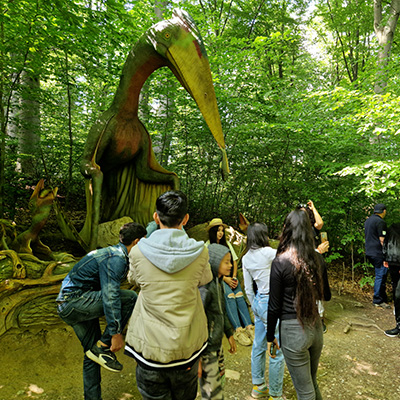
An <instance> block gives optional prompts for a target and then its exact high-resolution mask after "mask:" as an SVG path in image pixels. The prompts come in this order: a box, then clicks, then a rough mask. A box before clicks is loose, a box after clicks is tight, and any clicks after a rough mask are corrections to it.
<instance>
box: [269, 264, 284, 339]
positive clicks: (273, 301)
mask: <svg viewBox="0 0 400 400" xmlns="http://www.w3.org/2000/svg"><path fill="white" fill-rule="evenodd" d="M280 269H281V265H280V261H279V260H278V259H277V258H275V260H274V261H273V262H272V265H271V276H270V288H269V301H268V316H267V342H270V343H272V342H273V341H274V338H275V329H276V324H277V322H278V319H279V318H280V316H281V314H282V304H283V294H284V283H283V277H282V273H281V271H280Z"/></svg>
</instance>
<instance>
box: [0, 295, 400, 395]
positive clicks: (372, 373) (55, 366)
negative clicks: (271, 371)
mask: <svg viewBox="0 0 400 400" xmlns="http://www.w3.org/2000/svg"><path fill="white" fill-rule="evenodd" d="M325 308H326V323H327V327H328V332H327V333H326V334H325V335H324V341H325V345H324V350H323V353H322V357H321V362H320V368H319V375H318V376H319V384H320V388H321V392H322V395H323V398H324V399H331V400H358V399H362V400H398V399H400V366H399V356H400V339H399V338H388V337H386V336H385V335H384V334H383V330H385V329H389V328H393V326H394V316H393V310H382V309H378V308H374V307H373V306H372V304H370V302H366V301H363V302H359V301H357V300H355V299H354V298H353V297H351V296H349V295H342V296H338V295H337V293H336V294H335V292H334V296H333V298H332V300H331V301H330V302H329V303H326V304H325ZM345 330H346V331H348V332H347V333H345ZM225 344H226V343H225ZM250 352H251V348H250V347H241V346H239V349H238V353H237V354H236V355H230V354H228V352H227V351H226V352H225V354H226V368H227V378H228V379H227V385H226V388H225V399H227V400H250V399H251V397H250V395H249V394H250V392H251V388H252V385H251V373H250ZM118 358H119V360H120V361H121V362H122V363H123V364H124V370H123V372H122V373H121V374H114V373H111V372H108V371H104V370H103V372H102V376H103V399H104V400H129V399H132V400H136V399H137V400H140V399H141V397H140V395H139V394H138V392H137V389H136V386H135V367H134V362H133V361H132V360H131V359H130V358H128V357H126V356H125V355H123V354H122V353H119V355H118ZM81 364H82V350H81V347H80V344H79V342H78V340H77V339H76V337H75V335H74V333H73V332H72V331H71V330H70V328H69V327H67V326H65V325H61V326H60V328H57V329H53V330H51V331H41V332H38V333H36V334H32V333H18V334H14V335H6V336H3V337H2V338H0V400H12V399H46V400H62V399H64V400H81V399H83V396H82V376H81ZM284 393H285V395H286V397H287V399H288V400H294V399H296V395H295V391H294V388H293V385H292V382H291V379H290V376H289V374H288V372H287V371H285V378H284Z"/></svg>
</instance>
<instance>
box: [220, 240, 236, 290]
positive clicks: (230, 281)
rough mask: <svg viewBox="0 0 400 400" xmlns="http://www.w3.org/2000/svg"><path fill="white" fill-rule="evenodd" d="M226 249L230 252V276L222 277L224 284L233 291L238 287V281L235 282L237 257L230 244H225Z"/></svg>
mask: <svg viewBox="0 0 400 400" xmlns="http://www.w3.org/2000/svg"><path fill="white" fill-rule="evenodd" d="M226 243H227V245H228V247H229V251H230V252H231V255H232V265H233V268H232V276H224V278H223V280H224V282H225V283H226V284H227V285H228V286H229V287H230V288H231V289H235V288H236V287H237V285H238V281H237V270H238V266H237V259H238V256H237V255H236V252H235V250H234V248H233V246H232V244H231V243H230V242H228V241H227V242H226Z"/></svg>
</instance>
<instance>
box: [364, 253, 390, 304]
mask: <svg viewBox="0 0 400 400" xmlns="http://www.w3.org/2000/svg"><path fill="white" fill-rule="evenodd" d="M368 260H369V262H370V263H371V264H372V265H373V266H374V268H375V282H374V297H373V300H372V302H373V303H374V304H381V303H386V302H387V295H386V280H387V274H388V268H385V267H384V266H383V261H382V260H381V259H379V258H375V257H368Z"/></svg>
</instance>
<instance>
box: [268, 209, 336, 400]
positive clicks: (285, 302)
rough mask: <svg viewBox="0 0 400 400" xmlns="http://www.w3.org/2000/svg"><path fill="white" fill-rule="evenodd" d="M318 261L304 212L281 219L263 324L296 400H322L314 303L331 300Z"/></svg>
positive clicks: (318, 328) (319, 339)
mask: <svg viewBox="0 0 400 400" xmlns="http://www.w3.org/2000/svg"><path fill="white" fill-rule="evenodd" d="M323 263H324V261H323V259H322V256H321V255H320V254H318V253H317V252H316V251H315V248H314V240H313V237H312V230H311V223H310V219H309V217H308V215H307V213H306V212H305V211H304V210H295V211H292V212H291V213H290V214H289V215H288V216H287V217H286V220H285V224H284V226H283V232H282V236H281V239H280V242H279V246H278V251H277V257H276V258H275V259H274V261H273V262H272V266H271V277H270V293H269V305H268V319H267V340H268V354H269V355H270V357H272V358H275V357H276V356H274V355H271V351H273V347H276V349H278V350H279V348H280V347H279V344H278V340H277V338H276V336H275V329H276V325H277V322H278V319H280V334H281V337H280V341H281V347H282V351H283V354H284V356H285V361H286V365H287V368H288V370H289V372H290V375H291V377H292V381H293V385H294V387H295V389H296V392H297V398H298V399H299V400H305V399H307V400H314V399H316V400H321V399H322V396H321V393H320V391H319V388H318V383H317V370H318V363H319V358H320V355H321V351H322V345H323V338H322V337H323V333H322V323H321V319H320V317H319V314H318V306H317V300H321V299H322V298H323V297H324V298H325V300H330V297H331V295H330V289H329V283H328V279H327V274H326V268H324V269H323V267H322V265H323Z"/></svg>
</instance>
